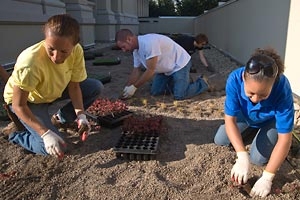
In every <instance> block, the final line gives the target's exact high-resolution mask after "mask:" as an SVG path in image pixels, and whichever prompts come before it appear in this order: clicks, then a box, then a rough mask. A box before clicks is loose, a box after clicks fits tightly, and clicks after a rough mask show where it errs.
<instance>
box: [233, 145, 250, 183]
mask: <svg viewBox="0 0 300 200" xmlns="http://www.w3.org/2000/svg"><path fill="white" fill-rule="evenodd" d="M236 154H237V159H236V162H235V164H234V165H233V167H232V169H231V179H232V180H233V181H235V182H237V183H238V184H239V185H242V184H245V183H247V181H248V171H249V167H250V160H249V155H248V152H246V151H241V152H237V153H236Z"/></svg>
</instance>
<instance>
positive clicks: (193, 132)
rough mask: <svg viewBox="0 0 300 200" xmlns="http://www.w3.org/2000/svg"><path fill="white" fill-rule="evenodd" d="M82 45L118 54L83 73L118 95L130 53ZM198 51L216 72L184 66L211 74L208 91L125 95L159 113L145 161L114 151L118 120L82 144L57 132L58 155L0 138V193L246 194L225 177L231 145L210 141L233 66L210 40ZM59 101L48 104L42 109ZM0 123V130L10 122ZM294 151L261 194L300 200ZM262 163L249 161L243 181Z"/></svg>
mask: <svg viewBox="0 0 300 200" xmlns="http://www.w3.org/2000/svg"><path fill="white" fill-rule="evenodd" d="M89 51H97V52H98V55H102V57H105V58H116V57H119V58H120V60H121V63H120V64H118V65H105V66H102V65H101V66H94V65H93V64H92V63H93V60H86V66H87V71H88V74H89V76H95V75H110V76H111V81H110V82H108V83H106V84H105V85H104V86H105V89H104V93H103V95H102V96H103V97H104V98H110V99H116V98H118V97H119V96H120V94H121V92H122V90H123V88H124V84H125V82H126V80H127V77H128V75H129V73H130V72H131V69H132V55H131V54H130V53H124V52H122V51H120V50H116V48H113V46H112V44H105V45H104V46H103V44H102V45H100V44H99V45H97V46H96V49H91V50H89ZM204 51H205V55H206V57H207V59H208V61H209V62H210V63H211V65H212V66H213V67H214V68H215V69H216V71H217V73H216V74H215V75H213V74H212V73H210V72H207V71H206V70H205V68H204V66H202V65H201V62H200V60H199V58H198V56H197V55H196V54H194V55H192V59H193V64H194V68H195V69H196V71H197V72H196V73H191V79H193V80H194V79H195V78H197V77H198V76H200V75H205V76H207V77H210V83H211V85H212V86H213V87H212V90H211V91H210V92H205V93H203V94H200V95H198V96H196V97H194V98H191V99H188V100H183V101H174V100H173V97H172V96H171V95H162V96H159V97H152V96H150V94H149V88H150V84H151V83H150V82H149V83H147V84H145V85H144V86H143V87H141V88H139V89H138V90H137V92H136V94H135V96H134V97H133V98H131V99H128V100H126V104H127V105H128V107H129V110H130V111H132V112H133V113H134V114H136V115H144V114H146V115H148V114H150V115H161V116H163V121H164V123H165V125H166V126H167V131H166V132H164V133H161V134H160V136H159V146H158V149H157V152H156V154H155V156H154V158H153V159H152V160H148V161H143V160H130V159H124V158H123V159H121V158H117V157H116V152H115V151H114V146H115V145H116V144H117V142H118V140H119V138H120V136H121V133H122V130H121V126H116V127H114V128H105V127H101V129H100V130H99V131H94V132H93V133H92V134H91V135H90V136H89V137H88V139H87V140H86V141H85V142H84V143H83V144H82V143H77V141H76V138H77V136H76V135H70V134H68V133H64V134H65V136H66V140H67V141H68V142H69V147H70V148H69V150H68V151H67V153H66V155H65V157H64V158H63V159H60V160H59V159H56V158H54V157H51V156H40V155H34V154H31V153H28V152H27V151H25V150H24V149H23V148H21V147H19V146H17V145H14V144H11V143H8V142H7V140H6V139H5V138H4V137H0V154H1V157H0V173H1V175H0V199H5V200H6V199H14V200H15V199H35V200H36V199H47V200H48V199H49V200H54V199H72V200H73V199H95V200H96V199H236V200H240V199H247V198H249V195H248V193H247V192H246V190H247V188H246V187H245V188H238V187H236V186H233V185H232V183H231V181H230V170H231V168H232V165H233V164H234V162H235V152H234V150H233V149H232V148H230V147H221V146H216V145H215V144H214V142H213V138H214V135H215V133H216V131H217V129H218V127H219V125H221V124H222V123H223V102H224V99H225V91H224V87H225V81H226V78H227V75H228V73H229V72H231V71H232V70H233V69H235V68H237V67H238V66H239V65H238V64H237V63H236V62H235V61H234V60H232V59H231V58H230V57H227V56H226V55H224V54H222V53H221V52H220V51H218V50H217V49H215V48H213V47H212V48H211V49H208V50H204ZM60 105H61V104H59V105H53V108H52V109H51V111H50V113H49V114H52V113H53V112H54V111H55V110H56V109H57V108H58V107H59V106H60ZM0 123H1V124H0V125H1V129H2V128H3V127H5V126H6V125H7V124H8V123H9V122H8V121H1V122H0ZM245 142H247V141H245ZM248 142H249V141H248ZM250 142H251V141H250ZM297 145H298V146H299V144H298V143H297V144H296V148H297ZM294 148H295V146H294ZM297 156H298V158H299V155H298V154H297V155H296V157H295V156H294V157H292V159H293V162H291V160H288V159H287V160H286V161H285V162H284V163H283V165H282V166H281V168H280V169H279V171H278V173H277V174H276V177H275V179H274V181H273V186H272V192H271V194H269V195H268V196H267V197H266V198H265V199H272V200H273V199H280V200H288V199H289V200H290V199H300V181H299V177H300V175H299V169H298V168H297V165H298V166H299V162H298V160H297ZM293 163H294V165H293ZM295 163H296V164H295ZM297 163H298V164H297ZM263 169H264V167H260V166H255V165H251V171H250V175H249V177H250V179H249V181H248V182H249V185H250V186H253V184H254V183H255V181H256V180H257V178H258V177H259V176H260V175H261V173H262V171H263ZM253 199H256V198H253ZM257 199H258V198H257Z"/></svg>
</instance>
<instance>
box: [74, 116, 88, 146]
mask: <svg viewBox="0 0 300 200" xmlns="http://www.w3.org/2000/svg"><path fill="white" fill-rule="evenodd" d="M76 121H77V125H78V129H79V131H81V129H82V131H84V132H81V133H80V134H81V135H80V137H81V140H82V141H85V140H86V139H87V137H88V135H89V134H90V131H91V125H90V123H89V121H88V120H87V118H86V115H85V114H80V115H78V117H77V120H76ZM84 126H86V127H87V128H88V130H84V129H86V127H84Z"/></svg>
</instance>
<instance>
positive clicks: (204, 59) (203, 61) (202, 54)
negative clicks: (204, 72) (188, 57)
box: [198, 50, 208, 67]
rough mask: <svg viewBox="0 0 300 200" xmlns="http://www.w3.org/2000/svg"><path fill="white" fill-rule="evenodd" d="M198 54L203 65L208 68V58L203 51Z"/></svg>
mask: <svg viewBox="0 0 300 200" xmlns="http://www.w3.org/2000/svg"><path fill="white" fill-rule="evenodd" d="M198 52H199V57H200V60H201V62H202V64H203V65H204V66H205V67H208V63H207V61H206V58H205V56H204V53H203V50H199V51H198Z"/></svg>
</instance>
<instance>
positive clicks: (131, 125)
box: [122, 115, 165, 135]
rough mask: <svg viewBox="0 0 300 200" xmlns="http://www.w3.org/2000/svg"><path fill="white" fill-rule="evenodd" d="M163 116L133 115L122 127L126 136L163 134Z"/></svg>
mask: <svg viewBox="0 0 300 200" xmlns="http://www.w3.org/2000/svg"><path fill="white" fill-rule="evenodd" d="M162 122H163V117H162V116H160V115H159V116H151V115H150V116H141V115H135V116H134V115H132V116H130V117H128V118H126V119H125V120H124V122H123V125H122V131H123V133H124V134H127V135H131V134H147V133H157V134H159V133H162V132H163V131H165V128H164V126H163V123H162Z"/></svg>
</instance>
